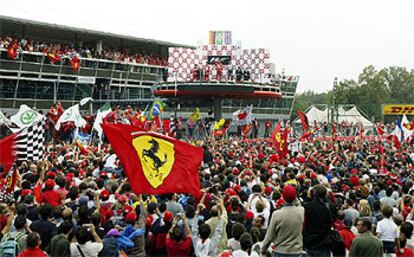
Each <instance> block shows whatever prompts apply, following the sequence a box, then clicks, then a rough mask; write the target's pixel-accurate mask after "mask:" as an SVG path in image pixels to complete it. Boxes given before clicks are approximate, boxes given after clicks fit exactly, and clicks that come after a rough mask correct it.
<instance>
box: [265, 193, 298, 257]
mask: <svg viewBox="0 0 414 257" xmlns="http://www.w3.org/2000/svg"><path fill="white" fill-rule="evenodd" d="M283 199H284V200H285V201H286V204H285V205H284V206H283V207H282V208H281V209H279V210H277V211H275V212H274V213H273V214H272V218H271V220H270V225H269V228H268V230H267V233H266V237H265V239H264V241H263V242H262V247H261V252H262V254H265V253H266V252H267V249H268V247H269V245H270V244H271V243H273V244H274V245H275V250H274V252H275V254H276V256H277V255H278V254H281V255H289V256H298V257H299V256H301V254H302V251H303V240H302V229H303V224H304V220H305V210H304V208H303V207H302V206H294V205H293V202H294V201H295V199H296V189H295V188H294V187H292V186H289V185H287V186H285V187H284V188H283Z"/></svg>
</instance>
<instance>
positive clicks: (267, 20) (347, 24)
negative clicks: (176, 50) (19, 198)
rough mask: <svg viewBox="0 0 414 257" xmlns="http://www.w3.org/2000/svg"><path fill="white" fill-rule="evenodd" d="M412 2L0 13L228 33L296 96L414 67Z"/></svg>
mask: <svg viewBox="0 0 414 257" xmlns="http://www.w3.org/2000/svg"><path fill="white" fill-rule="evenodd" d="M413 13H414V1H412V0H406V1H405V0H394V1H391V0H388V1H386V0H343V1H342V0H341V1H339V0H273V1H271V0H269V1H264V0H238V1H225V0H208V1H196V0H175V1H174V0H165V1H160V0H146V1H145V0H144V1H138V0H135V1H133V0H118V1H104V0H101V1H97V0H70V1H60V0H41V1H34V0H12V1H11V0H0V14H1V15H7V16H13V17H18V18H25V19H33V20H38V21H45V22H50V23H57V24H63V25H69V26H75V27H82V28H87V29H95V30H101V31H108V32H113V33H119V34H126V35H132V36H137V37H145V38H154V39H159V40H166V41H173V42H177V43H185V44H191V45H197V44H198V42H200V41H201V42H203V43H207V38H208V31H209V30H231V31H232V32H233V41H238V40H240V41H242V46H243V47H244V48H259V47H263V48H268V49H270V54H271V61H272V62H274V63H275V64H276V69H277V71H278V72H280V71H281V70H282V68H284V69H285V73H286V74H288V75H299V76H300V81H299V88H298V91H300V92H302V91H304V90H308V89H312V90H315V91H318V92H323V91H326V90H328V89H331V88H332V82H333V79H334V77H338V78H339V79H344V78H346V79H356V78H357V76H358V74H359V73H360V72H361V71H362V69H363V68H364V67H365V66H367V65H370V64H373V65H374V66H376V67H377V68H382V67H388V66H393V65H398V66H404V67H407V68H409V69H411V68H413V66H414V51H413V50H414V15H413Z"/></svg>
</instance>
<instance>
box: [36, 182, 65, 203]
mask: <svg viewBox="0 0 414 257" xmlns="http://www.w3.org/2000/svg"><path fill="white" fill-rule="evenodd" d="M54 187H55V181H53V180H52V179H48V180H46V182H45V189H44V191H43V193H42V195H41V198H42V202H43V203H48V204H50V205H52V206H53V207H57V206H59V205H61V204H62V197H61V196H60V194H59V193H57V192H56V191H55V190H53V188H54Z"/></svg>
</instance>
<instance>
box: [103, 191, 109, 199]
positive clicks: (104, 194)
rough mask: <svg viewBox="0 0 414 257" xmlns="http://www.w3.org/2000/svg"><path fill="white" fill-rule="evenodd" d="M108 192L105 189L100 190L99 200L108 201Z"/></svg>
mask: <svg viewBox="0 0 414 257" xmlns="http://www.w3.org/2000/svg"><path fill="white" fill-rule="evenodd" d="M109 195H110V194H109V191H108V190H106V189H104V190H102V192H101V198H102V199H108V198H109Z"/></svg>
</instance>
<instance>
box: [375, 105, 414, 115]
mask: <svg viewBox="0 0 414 257" xmlns="http://www.w3.org/2000/svg"><path fill="white" fill-rule="evenodd" d="M382 113H383V114H384V115H403V114H407V115H414V104H385V105H384V106H383V109H382Z"/></svg>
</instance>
